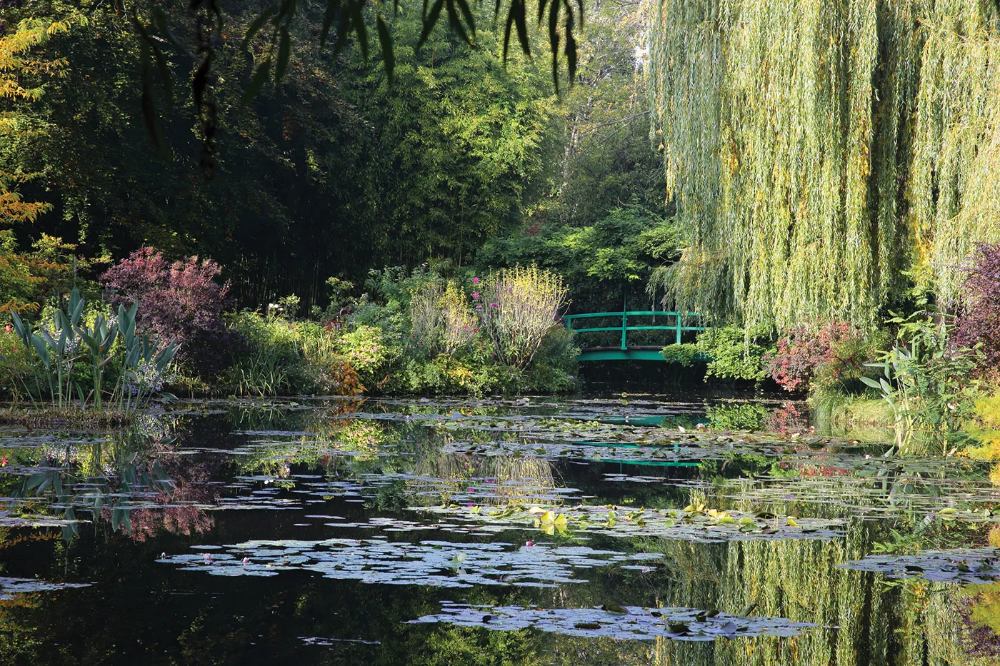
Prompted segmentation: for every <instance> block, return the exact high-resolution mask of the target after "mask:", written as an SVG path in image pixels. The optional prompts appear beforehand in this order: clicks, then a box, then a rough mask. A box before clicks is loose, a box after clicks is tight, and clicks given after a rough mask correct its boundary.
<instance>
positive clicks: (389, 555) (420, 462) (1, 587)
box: [0, 394, 1000, 666]
mask: <svg viewBox="0 0 1000 666" xmlns="http://www.w3.org/2000/svg"><path fill="white" fill-rule="evenodd" d="M796 409H797V408H796V407H795V406H794V405H792V406H788V405H784V406H782V405H779V404H772V403H767V402H760V401H752V400H750V401H746V400H743V401H740V400H736V401H733V400H715V399H709V398H698V397H690V396H688V397H687V398H684V399H677V398H669V397H663V396H633V395H624V394H608V395H605V396H598V397H587V398H582V397H581V398H559V399H554V398H522V399H511V400H500V399H482V400H473V399H437V400H429V399H364V400H361V399H358V400H351V399H317V398H300V399H288V400H278V401H274V400H272V401H232V400H231V401H181V402H177V403H174V404H172V405H170V406H168V407H166V408H164V409H163V410H162V411H158V412H156V413H155V414H150V415H146V416H143V417H142V418H141V420H140V422H139V424H138V425H137V426H136V427H134V428H132V429H130V430H128V431H121V432H110V433H109V432H102V433H95V432H74V431H73V430H72V429H68V428H62V429H59V428H56V429H25V428H6V429H3V430H0V446H2V449H3V451H2V453H0V456H2V460H0V464H2V467H0V472H2V478H3V483H4V488H3V495H4V498H3V500H2V502H3V505H2V507H0V509H2V511H0V563H2V565H3V570H2V572H0V576H2V577H0V618H2V621H0V663H3V664H48V663H59V664H272V663H273V664H286V663H294V664H361V663H364V664H448V665H449V666H454V665H457V664H500V663H503V664H574V666H584V665H589V664H632V663H634V664H650V663H652V664H734V665H735V664H838V665H840V666H843V665H847V664H923V663H928V664H972V663H982V664H987V663H995V662H996V660H997V659H998V655H1000V639H998V638H997V637H996V635H995V634H994V631H995V630H1000V582H998V581H1000V549H998V548H997V546H1000V515H994V508H995V507H996V506H997V505H1000V492H998V491H1000V489H998V488H996V487H995V486H994V484H993V483H992V482H991V480H990V468H989V467H988V466H987V465H984V464H981V463H977V462H974V461H970V460H967V459H943V458H897V457H886V456H885V455H884V453H885V452H886V450H887V448H888V447H887V446H885V445H882V444H877V443H874V444H870V443H869V444H863V443H860V442H857V441H844V440H838V439H836V438H833V437H827V436H822V435H820V434H817V433H815V432H813V431H811V430H810V429H808V428H803V427H798V428H796V429H793V430H794V432H791V431H789V430H787V429H786V430H785V434H783V435H779V434H772V435H768V434H761V433H759V432H748V431H747V430H741V429H740V428H748V427H749V428H754V429H756V428H760V427H761V423H762V420H763V419H764V418H770V419H771V420H772V422H773V420H774V419H773V417H774V414H772V413H773V412H776V413H778V416H779V417H780V418H779V420H781V419H782V418H785V417H786V416H787V413H788V412H789V410H791V411H792V412H794V411H796ZM782 422H784V421H782ZM706 425H708V426H715V427H706ZM719 426H722V427H725V428H730V429H729V430H720V429H718V428H719ZM998 512H1000V509H998Z"/></svg>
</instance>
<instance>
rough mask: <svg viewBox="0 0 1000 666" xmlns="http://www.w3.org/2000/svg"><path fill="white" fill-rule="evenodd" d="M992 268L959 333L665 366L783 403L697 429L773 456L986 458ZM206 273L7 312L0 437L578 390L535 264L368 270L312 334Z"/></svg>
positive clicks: (851, 330) (723, 333)
mask: <svg viewBox="0 0 1000 666" xmlns="http://www.w3.org/2000/svg"><path fill="white" fill-rule="evenodd" d="M998 265H1000V250H998V248H997V246H986V245H984V246H982V247H981V248H980V250H979V254H978V255H977V264H976V268H975V270H973V271H970V277H969V280H968V282H967V288H968V289H969V291H970V299H972V302H974V303H976V305H977V308H978V309H976V310H974V311H975V312H976V315H975V317H974V318H971V321H970V317H969V316H968V315H966V314H964V313H959V314H958V315H949V314H947V313H942V312H938V311H935V310H933V309H931V308H930V307H927V308H924V309H921V310H918V311H917V312H916V313H914V314H913V315H910V316H906V317H904V316H900V315H893V316H891V317H890V318H888V319H887V320H886V323H885V326H884V327H883V328H880V329H876V330H874V331H871V332H866V331H863V330H861V329H858V328H856V327H854V326H852V325H850V324H848V323H846V322H838V321H829V322H825V323H810V322H807V323H803V324H800V325H798V326H795V327H793V328H791V329H787V330H785V331H782V332H781V333H780V334H778V333H775V332H774V331H770V330H767V329H764V328H761V327H758V328H755V329H749V330H748V329H745V328H742V327H740V326H738V325H735V324H728V325H725V326H710V327H708V328H707V330H705V331H704V332H702V333H699V334H698V335H697V338H696V339H695V341H694V342H690V343H682V344H673V345H669V346H667V347H664V349H663V356H664V361H665V363H666V364H667V365H668V366H669V367H673V368H676V369H678V370H682V369H685V368H687V369H693V373H694V375H697V374H698V369H699V368H701V367H704V381H705V382H708V383H711V384H714V385H726V384H727V383H728V384H732V385H734V386H743V387H757V388H758V389H760V388H762V387H768V388H770V389H771V390H776V391H777V393H784V394H786V395H787V396H788V398H789V400H788V401H787V402H785V403H783V404H782V405H781V406H779V407H777V408H774V409H769V408H765V407H764V406H762V405H758V404H754V403H753V402H747V403H742V404H740V405H737V406H735V407H734V408H733V409H731V410H728V411H727V410H723V409H720V408H718V407H716V408H713V409H714V411H713V410H710V411H709V413H708V415H707V418H706V423H705V424H704V425H705V427H706V428H708V429H710V430H717V431H727V432H728V431H749V432H760V431H764V432H771V433H773V434H774V435H775V436H777V437H779V438H784V437H787V436H796V437H797V436H802V435H806V434H814V433H816V432H817V430H818V431H819V432H822V433H823V434H825V435H828V436H829V435H835V436H837V437H841V438H845V439H848V440H854V439H856V440H858V441H890V442H891V443H892V449H891V450H890V453H891V452H895V453H898V454H927V455H945V456H955V455H959V456H970V457H977V458H983V459H987V460H996V459H1000V453H998V452H1000V446H997V444H1000V437H996V436H995V435H996V434H997V432H998V431H1000V398H997V383H996V379H995V378H994V377H993V376H992V375H991V374H990V372H989V371H988V366H987V363H988V360H989V359H991V358H994V357H995V354H996V351H995V348H994V347H993V346H990V345H991V344H992V342H991V339H990V338H989V337H988V336H983V335H981V334H980V333H979V329H981V328H982V327H983V321H984V319H983V316H984V315H983V313H984V311H988V310H989V309H990V308H995V302H996V301H997V300H1000V299H998V298H997V296H996V293H998V292H1000V283H988V284H986V285H984V284H982V280H981V279H980V276H982V275H984V274H985V275H992V271H994V270H995V269H996V268H997V267H998ZM220 273H221V268H220V267H219V266H218V265H217V264H215V263H214V262H212V261H210V260H202V259H198V258H197V257H190V258H188V259H185V260H180V261H176V262H173V263H170V262H168V261H166V259H165V258H164V257H163V255H162V254H161V253H159V252H157V251H155V250H154V249H152V248H143V249H141V250H139V251H137V252H135V253H133V254H132V255H131V256H130V257H129V258H127V259H125V260H122V261H121V262H119V263H118V264H117V265H114V266H112V267H110V268H109V269H108V270H106V271H105V272H104V273H103V274H102V275H101V276H100V281H99V282H95V283H90V284H86V285H84V291H85V292H86V293H88V295H90V296H91V297H90V298H89V299H88V298H84V297H83V296H82V295H81V292H80V290H79V289H78V288H73V289H72V291H71V292H70V294H69V296H68V297H67V298H65V299H64V300H63V302H62V303H61V304H60V305H59V306H58V307H56V306H55V305H53V304H51V303H50V304H48V305H46V306H45V307H44V308H39V310H38V313H39V314H38V316H36V317H31V316H30V315H29V314H27V313H26V314H25V315H24V317H22V316H21V315H19V314H18V313H17V312H16V311H14V310H10V311H9V316H10V323H9V324H7V325H6V326H5V328H4V329H0V377H2V382H0V385H2V387H3V391H4V394H5V395H4V396H3V397H4V398H5V399H6V401H7V402H9V403H10V406H9V407H7V408H5V409H3V410H2V411H0V422H2V423H7V424H17V425H25V426H28V427H32V426H43V425H46V424H49V425H64V424H73V425H77V426H83V427H119V426H123V425H126V424H128V423H129V422H131V421H132V420H133V419H134V416H135V415H136V414H137V413H139V412H140V411H141V410H143V409H145V407H147V406H148V405H149V404H150V401H151V400H152V399H153V398H154V397H157V396H162V397H164V398H165V399H167V400H170V399H171V398H175V397H176V395H182V396H187V397H195V396H205V397H212V398H227V397H228V398H241V397H243V398H247V397H249V398H266V397H276V396H293V395H320V396H321V395H340V396H351V395H373V396H376V395H387V396H391V395H401V396H402V395H426V396H448V395H467V396H472V397H481V396H489V395H499V396H511V395H522V394H526V393H533V394H557V393H568V392H574V391H579V390H580V389H581V388H583V386H584V384H583V382H582V380H581V379H579V368H578V364H577V355H578V353H579V349H578V347H577V342H576V340H575V338H574V336H573V334H572V333H571V332H570V331H568V330H567V329H566V328H565V326H563V325H562V323H561V322H560V316H561V315H562V314H563V313H564V312H565V311H566V309H567V305H568V303H569V298H570V293H569V288H568V287H567V284H566V282H565V280H564V279H563V278H562V277H560V276H559V275H558V274H557V273H555V272H553V271H549V270H546V269H541V268H538V267H537V266H536V265H531V266H527V267H523V266H515V267H512V268H502V269H499V270H488V269H487V270H486V271H485V272H482V273H480V272H479V271H478V270H476V269H472V268H466V269H458V268H456V267H454V266H453V265H451V264H450V263H449V262H440V263H435V264H425V265H423V266H421V267H418V268H417V269H414V270H406V269H403V268H393V269H386V270H381V271H372V272H371V273H370V275H369V279H368V280H367V281H366V283H365V285H364V287H365V288H364V291H362V292H361V293H360V295H356V294H358V292H359V291H360V290H359V289H356V288H355V287H354V285H353V284H351V283H349V282H345V281H343V280H339V279H336V278H331V279H330V280H328V281H327V286H328V288H329V290H330V303H329V305H328V306H327V307H326V308H325V309H320V308H318V307H314V308H313V309H312V311H311V312H310V313H309V315H308V316H303V315H302V313H300V312H299V299H298V298H296V297H295V296H289V297H287V298H283V299H279V300H278V301H277V302H275V303H271V304H270V305H269V307H268V308H267V311H266V312H260V311H250V310H242V311H234V310H231V309H229V307H228V306H229V299H228V289H229V286H228V284H222V283H220V282H219V280H218V276H219V275H220ZM991 299H993V300H991ZM986 314H987V320H986V321H988V312H987V313H986ZM984 337H985V338H986V340H987V342H988V343H990V344H984V342H983V339H984ZM963 343H964V344H963ZM969 343H971V344H969ZM705 358H707V359H709V360H708V361H707V362H704V361H701V360H700V359H705ZM701 364H704V365H701ZM723 412H725V413H723ZM998 468H1000V465H998Z"/></svg>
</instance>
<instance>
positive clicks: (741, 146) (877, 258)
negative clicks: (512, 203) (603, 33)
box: [649, 0, 1000, 328]
mask: <svg viewBox="0 0 1000 666" xmlns="http://www.w3.org/2000/svg"><path fill="white" fill-rule="evenodd" d="M649 59H650V68H649V76H650V79H649V81H650V93H651V96H652V97H651V101H652V106H653V108H654V111H655V113H656V115H657V135H658V138H659V140H660V142H661V144H660V148H661V150H662V151H663V155H664V159H665V166H666V175H667V186H668V192H669V193H670V195H672V196H673V197H674V200H675V203H676V208H677V218H676V220H677V223H678V225H679V226H680V229H681V235H682V238H683V240H682V244H683V245H684V246H685V247H686V249H685V250H684V256H683V259H682V261H681V262H680V263H679V265H678V266H677V268H676V270H674V271H673V275H672V282H671V285H672V287H673V290H674V295H675V296H676V297H677V298H678V299H679V300H680V301H682V302H683V303H686V305H687V307H689V308H692V309H697V310H699V311H701V312H714V313H715V314H717V315H719V316H720V317H723V318H737V319H742V320H744V321H746V322H747V323H749V324H764V325H769V326H773V325H777V326H779V327H785V326H791V325H794V324H795V323H797V322H800V321H803V320H813V321H819V320H822V319H830V318H838V319H841V320H847V321H851V322H853V323H855V324H857V325H859V326H862V327H866V328H870V327H872V326H874V325H876V324H877V323H879V322H880V312H884V308H886V307H887V305H888V304H889V303H890V301H892V300H893V299H899V298H900V296H901V294H905V293H906V292H907V290H910V289H912V290H914V291H915V292H916V293H918V294H925V293H931V294H933V296H934V297H935V298H936V299H937V300H938V302H939V303H943V304H945V305H949V304H950V303H952V302H953V300H954V299H955V297H956V294H957V289H958V286H959V284H960V282H961V280H962V279H963V277H964V273H963V270H962V266H963V261H965V260H966V259H967V258H968V257H970V256H971V255H972V250H973V248H974V246H975V242H976V241H997V240H1000V200H998V199H997V197H996V196H995V193H996V192H997V191H998V188H1000V104H998V99H1000V98H998V96H997V91H998V90H1000V69H998V68H997V63H998V62H1000V34H998V14H997V8H996V5H995V3H993V2H991V1H989V0H981V1H978V2H960V1H956V2H951V1H947V2H931V1H929V0H903V1H898V2H897V1H891V0H878V1H875V2H871V1H869V0H776V1H774V2H748V1H746V0H663V1H662V2H660V3H658V5H657V9H656V16H655V18H654V20H653V24H652V40H651V51H650V54H649Z"/></svg>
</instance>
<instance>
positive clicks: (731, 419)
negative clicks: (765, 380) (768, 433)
mask: <svg viewBox="0 0 1000 666" xmlns="http://www.w3.org/2000/svg"><path fill="white" fill-rule="evenodd" d="M770 413H771V410H769V409H768V408H767V407H766V406H764V405H762V404H760V403H757V402H730V403H722V404H718V405H713V406H711V407H709V408H708V409H707V410H706V411H705V418H706V419H707V420H708V424H709V426H710V427H711V428H712V429H713V430H750V431H753V430H760V429H761V427H762V426H763V425H764V422H765V421H766V420H767V418H768V416H769V415H770Z"/></svg>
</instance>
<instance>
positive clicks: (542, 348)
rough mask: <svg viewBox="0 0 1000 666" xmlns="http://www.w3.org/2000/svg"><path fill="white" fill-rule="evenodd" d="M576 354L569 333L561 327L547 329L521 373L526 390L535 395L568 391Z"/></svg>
mask: <svg viewBox="0 0 1000 666" xmlns="http://www.w3.org/2000/svg"><path fill="white" fill-rule="evenodd" d="M579 355H580V350H579V348H578V347H577V346H576V344H575V342H574V340H573V334H572V333H571V332H570V331H568V330H566V328H565V327H563V326H555V327H553V328H551V329H549V332H548V333H547V334H546V336H545V337H544V338H543V339H542V343H541V345H539V347H538V351H537V352H536V353H535V358H534V360H533V361H532V363H531V365H530V366H528V370H527V372H526V373H525V376H524V379H525V384H526V387H527V388H528V390H530V391H535V392H539V393H561V392H564V391H569V390H572V389H573V388H574V387H575V386H576V373H577V357H578V356H579Z"/></svg>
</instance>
